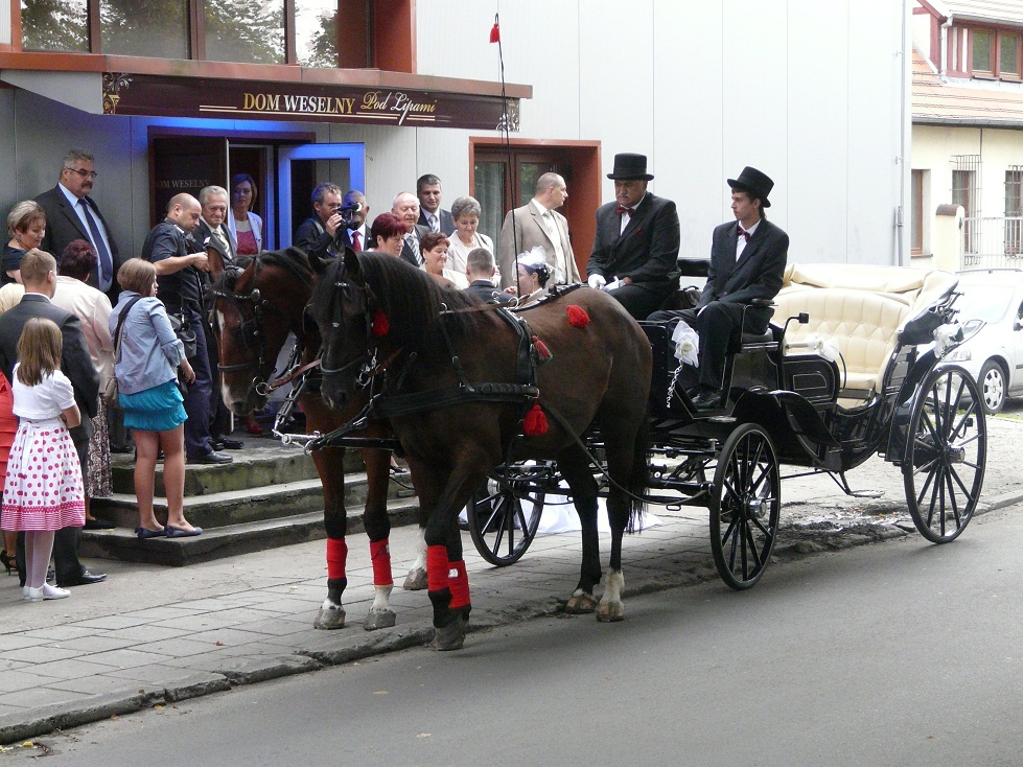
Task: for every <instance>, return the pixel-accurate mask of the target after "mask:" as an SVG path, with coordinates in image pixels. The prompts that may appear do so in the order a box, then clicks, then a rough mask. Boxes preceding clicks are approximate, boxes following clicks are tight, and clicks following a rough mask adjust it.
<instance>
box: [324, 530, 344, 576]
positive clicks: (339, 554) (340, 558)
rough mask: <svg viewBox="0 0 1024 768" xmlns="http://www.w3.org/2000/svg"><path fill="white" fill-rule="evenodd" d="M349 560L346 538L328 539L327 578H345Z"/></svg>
mask: <svg viewBox="0 0 1024 768" xmlns="http://www.w3.org/2000/svg"><path fill="white" fill-rule="evenodd" d="M347 560H348V544H347V543H346V542H345V540H344V539H328V540H327V578H328V579H344V578H345V563H346V561H347Z"/></svg>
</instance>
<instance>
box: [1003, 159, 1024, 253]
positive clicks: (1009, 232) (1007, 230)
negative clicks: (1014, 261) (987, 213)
mask: <svg viewBox="0 0 1024 768" xmlns="http://www.w3.org/2000/svg"><path fill="white" fill-rule="evenodd" d="M1021 170H1022V169H1021V166H1019V165H1011V166H1010V167H1009V168H1007V169H1006V177H1005V178H1006V180H1005V182H1004V193H1003V196H1004V200H1005V205H1004V208H1003V212H1004V213H1003V215H1004V217H1005V218H1004V219H1003V252H1004V253H1005V254H1006V255H1007V256H1014V257H1016V258H1018V259H1019V258H1021V255H1022V248H1021V245H1022V244H1021V239H1022V238H1021V235H1022V232H1021V216H1022V213H1024V212H1022V209H1021V176H1022V174H1021Z"/></svg>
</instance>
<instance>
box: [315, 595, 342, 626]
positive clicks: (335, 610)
mask: <svg viewBox="0 0 1024 768" xmlns="http://www.w3.org/2000/svg"><path fill="white" fill-rule="evenodd" d="M344 626H345V609H344V608H342V607H341V606H340V605H334V603H330V602H327V601H325V602H324V604H323V605H321V606H320V610H319V611H318V612H317V614H316V621H314V622H313V628H314V629H341V628H342V627H344Z"/></svg>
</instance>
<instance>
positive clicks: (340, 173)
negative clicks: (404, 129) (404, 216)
mask: <svg viewBox="0 0 1024 768" xmlns="http://www.w3.org/2000/svg"><path fill="white" fill-rule="evenodd" d="M365 154H366V147H365V145H364V144H362V143H358V144H356V143H353V144H299V145H294V146H284V147H281V148H280V149H279V151H278V154H277V209H278V216H277V222H278V232H277V235H278V237H277V242H278V243H279V247H281V248H286V247H288V246H289V245H291V244H292V236H293V235H294V233H295V229H296V228H297V227H298V226H299V224H301V223H302V222H303V221H304V220H305V219H307V218H308V217H309V216H311V215H312V213H313V205H312V203H311V201H310V200H311V198H310V196H311V195H312V193H313V189H314V188H315V187H316V185H317V184H320V183H322V182H327V181H329V182H332V183H334V184H337V185H338V186H339V187H340V188H341V191H342V194H344V193H345V192H347V191H348V190H350V189H358V190H360V191H362V192H365V191H366V184H365Z"/></svg>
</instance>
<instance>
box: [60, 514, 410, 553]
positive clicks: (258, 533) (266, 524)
mask: <svg viewBox="0 0 1024 768" xmlns="http://www.w3.org/2000/svg"><path fill="white" fill-rule="evenodd" d="M362 512H363V511H362V508H361V507H360V508H359V509H355V508H348V535H349V537H351V536H352V535H353V534H361V533H362V532H363V530H364V529H363V518H362ZM388 514H389V516H390V517H391V524H392V525H393V526H399V525H410V524H414V523H416V521H417V519H418V515H419V502H418V500H417V499H416V497H410V498H401V499H396V500H393V501H391V502H390V503H389V504H388ZM189 518H190V519H192V515H191V514H190V515H189ZM193 522H198V520H193ZM325 536H326V534H325V533H324V519H323V512H322V511H320V512H305V513H303V514H295V515H288V516H287V517H275V518H270V519H266V520H257V521H254V522H248V523H241V524H237V525H225V526H222V527H219V528H213V529H210V530H206V531H204V533H203V535H202V536H193V537H190V538H184V539H166V538H156V539H146V540H145V541H139V539H138V537H136V536H135V534H134V533H132V532H131V531H129V530H126V529H123V528H119V529H114V530H111V531H82V541H81V546H80V553H81V554H82V555H83V556H85V557H100V558H106V559H109V560H127V561H130V562H142V563H153V564H155V565H174V566H181V565H189V564H191V563H200V562H204V561H207V560H215V559H217V558H221V557H230V556H232V555H241V554H246V553H249V552H259V551H262V550H265V549H273V548H275V547H281V546H285V545H287V544H298V543H301V542H304V541H313V540H314V539H322V538H325ZM350 541H351V539H350Z"/></svg>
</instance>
